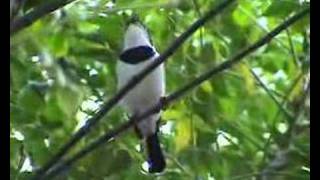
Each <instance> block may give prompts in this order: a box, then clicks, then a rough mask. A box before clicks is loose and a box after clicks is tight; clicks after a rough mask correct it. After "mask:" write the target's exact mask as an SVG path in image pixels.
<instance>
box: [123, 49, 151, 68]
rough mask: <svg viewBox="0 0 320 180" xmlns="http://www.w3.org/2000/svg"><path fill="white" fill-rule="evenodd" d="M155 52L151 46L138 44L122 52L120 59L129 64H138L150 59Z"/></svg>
mask: <svg viewBox="0 0 320 180" xmlns="http://www.w3.org/2000/svg"><path fill="white" fill-rule="evenodd" d="M155 53H156V52H155V51H154V49H153V48H151V47H150V46H137V47H134V48H131V49H128V50H126V51H124V52H122V53H121V54H120V60H121V61H123V62H125V63H128V64H138V63H140V62H143V61H146V60H148V59H150V58H151V57H152V56H154V55H155Z"/></svg>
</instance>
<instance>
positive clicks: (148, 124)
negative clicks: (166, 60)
mask: <svg viewBox="0 0 320 180" xmlns="http://www.w3.org/2000/svg"><path fill="white" fill-rule="evenodd" d="M157 56H158V54H156V56H154V57H152V59H148V60H146V61H144V62H141V63H138V64H128V63H124V62H122V61H118V64H117V73H118V88H121V87H123V86H124V85H125V84H126V83H127V82H128V81H129V80H130V79H131V78H132V77H133V76H134V75H136V74H138V73H139V72H141V70H143V69H144V68H145V67H146V66H148V65H149V64H150V63H152V62H153V60H154V59H155V58H156V57H157ZM164 81H165V80H164V67H163V64H161V65H160V66H158V67H157V68H156V69H155V70H154V71H153V72H151V73H150V74H148V75H147V77H146V78H145V79H143V80H142V81H141V82H140V83H139V84H138V85H136V86H135V87H134V88H133V89H132V90H131V91H130V92H129V93H128V94H126V95H125V97H124V98H123V99H122V101H121V104H122V105H124V106H125V107H126V108H127V109H128V110H129V112H130V113H131V114H134V113H141V112H143V111H145V110H147V109H148V108H150V107H151V106H153V105H155V104H156V103H157V102H158V101H159V100H160V98H161V97H162V96H164V93H165V84H164ZM159 118H160V113H158V114H155V115H152V116H151V117H150V120H146V121H142V122H141V123H139V126H138V127H139V129H140V130H141V131H142V133H143V134H151V133H154V131H155V129H156V121H157V120H158V119H159Z"/></svg>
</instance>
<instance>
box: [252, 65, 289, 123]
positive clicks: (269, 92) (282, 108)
mask: <svg viewBox="0 0 320 180" xmlns="http://www.w3.org/2000/svg"><path fill="white" fill-rule="evenodd" d="M249 70H250V72H251V74H252V76H253V77H254V78H255V79H256V80H257V81H258V83H259V85H260V86H261V87H262V89H264V90H265V92H266V93H267V94H268V95H269V97H270V98H271V99H272V100H273V101H274V102H275V103H276V104H277V106H278V107H279V110H280V111H281V112H282V113H283V114H284V115H285V116H286V117H287V118H288V119H289V120H291V119H293V116H292V115H291V113H289V112H288V111H287V110H286V109H285V108H284V106H283V105H282V104H281V103H280V102H279V101H278V100H277V99H276V98H275V97H274V96H273V94H272V92H271V91H270V90H269V88H268V87H267V86H266V85H265V84H264V83H263V82H262V80H261V79H260V78H259V76H258V75H257V74H256V73H255V72H254V71H253V70H252V69H250V68H249Z"/></svg>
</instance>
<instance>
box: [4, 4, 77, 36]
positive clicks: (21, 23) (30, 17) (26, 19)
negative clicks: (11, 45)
mask: <svg viewBox="0 0 320 180" xmlns="http://www.w3.org/2000/svg"><path fill="white" fill-rule="evenodd" d="M73 1H75V0H51V1H47V2H45V3H43V4H41V5H40V6H38V7H36V8H35V9H34V10H33V11H31V12H29V13H28V14H26V15H24V16H22V17H20V18H18V19H15V20H14V21H13V22H12V23H11V22H10V36H11V35H13V34H15V33H16V32H18V31H20V30H22V29H24V28H26V27H28V26H30V25H31V24H33V23H34V22H35V21H37V20H38V19H40V18H42V17H43V16H45V15H47V14H49V13H51V12H53V11H55V10H57V9H59V8H61V7H63V6H65V5H67V4H69V3H71V2H73Z"/></svg>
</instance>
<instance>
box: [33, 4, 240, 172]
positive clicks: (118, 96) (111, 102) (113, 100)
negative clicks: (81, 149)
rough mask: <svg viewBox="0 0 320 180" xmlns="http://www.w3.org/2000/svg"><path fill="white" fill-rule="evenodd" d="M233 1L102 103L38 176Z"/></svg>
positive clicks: (200, 21)
mask: <svg viewBox="0 0 320 180" xmlns="http://www.w3.org/2000/svg"><path fill="white" fill-rule="evenodd" d="M234 1H235V0H226V1H224V2H223V3H221V4H219V5H218V6H217V7H215V8H213V9H211V10H210V11H209V12H207V13H206V14H205V15H204V16H203V17H202V18H200V19H198V20H197V21H195V22H194V23H193V24H192V25H191V26H190V27H189V28H188V29H187V30H186V31H185V32H184V33H182V34H181V35H180V36H179V37H178V38H177V39H176V40H175V41H174V42H173V43H172V44H171V45H170V46H169V47H168V48H167V49H166V51H164V52H163V53H162V54H161V55H160V56H159V57H158V58H157V59H155V61H154V62H153V63H152V64H150V65H149V66H147V67H146V68H145V69H144V70H142V71H141V72H140V73H138V74H137V75H136V76H133V77H132V79H131V80H130V81H129V82H128V83H127V84H126V85H125V86H124V87H123V88H121V89H120V90H119V91H118V92H117V93H116V94H115V95H114V96H113V97H111V99H109V101H107V102H106V103H104V105H103V106H102V107H101V109H100V110H99V111H98V112H97V113H96V114H95V115H94V116H93V117H92V118H90V119H88V120H87V122H86V124H85V125H84V126H83V127H82V128H81V129H79V131H77V132H76V133H75V134H74V135H73V136H72V137H71V139H70V140H69V141H68V142H67V143H66V144H65V145H64V146H63V147H62V148H61V149H60V150H59V151H58V153H57V154H56V155H55V156H54V157H53V158H51V159H50V160H49V161H48V163H47V164H45V165H44V166H43V167H42V168H41V169H39V171H38V172H37V174H38V176H42V174H43V173H45V172H46V171H47V170H49V169H50V168H51V167H52V166H53V165H54V164H55V163H56V162H58V161H59V160H60V159H61V158H62V157H63V156H64V155H65V154H66V153H67V152H68V151H69V150H70V149H71V147H73V146H74V145H75V144H76V143H77V142H78V141H79V140H80V139H81V138H82V137H84V136H85V135H86V134H87V133H88V132H89V131H90V130H91V128H92V127H93V126H94V125H95V124H97V122H98V121H99V120H100V119H101V118H102V117H103V116H104V115H105V114H106V113H108V112H109V111H110V110H111V108H112V107H114V106H115V105H116V104H117V103H118V102H119V101H120V100H121V99H122V98H123V97H124V96H125V95H126V94H127V93H128V92H129V91H130V90H131V89H132V88H134V87H135V86H136V85H137V84H138V83H139V82H141V81H142V80H143V79H144V78H145V77H146V76H147V75H148V74H149V73H151V72H152V71H153V70H154V69H155V68H157V67H158V66H159V65H160V64H161V63H163V62H164V61H166V60H167V59H168V57H170V56H171V55H172V54H173V53H174V52H175V51H176V50H177V49H178V48H179V47H180V46H181V45H182V44H183V43H184V42H185V41H186V40H187V39H188V38H189V37H190V36H191V35H192V34H193V33H194V32H195V31H196V30H198V29H199V28H200V27H201V26H203V25H204V24H205V23H206V22H207V21H209V20H210V19H211V18H213V17H214V16H216V15H218V14H219V13H221V12H222V10H224V9H225V8H226V7H227V6H228V5H230V4H231V3H232V2H234Z"/></svg>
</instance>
